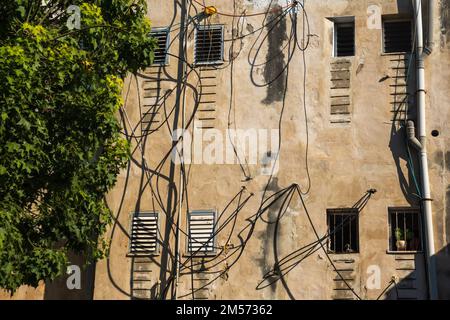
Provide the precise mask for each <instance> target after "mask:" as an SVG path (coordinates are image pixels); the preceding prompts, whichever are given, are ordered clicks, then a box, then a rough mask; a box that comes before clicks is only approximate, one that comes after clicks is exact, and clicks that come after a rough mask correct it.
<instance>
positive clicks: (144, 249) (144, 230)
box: [130, 212, 158, 254]
mask: <svg viewBox="0 0 450 320" xmlns="http://www.w3.org/2000/svg"><path fill="white" fill-rule="evenodd" d="M130 253H132V254H156V253H158V213H156V212H135V213H134V214H133V220H132V223H131V243H130Z"/></svg>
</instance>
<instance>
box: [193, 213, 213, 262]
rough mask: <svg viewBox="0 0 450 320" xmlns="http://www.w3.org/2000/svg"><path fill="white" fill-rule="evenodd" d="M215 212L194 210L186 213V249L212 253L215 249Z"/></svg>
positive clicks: (194, 251)
mask: <svg viewBox="0 0 450 320" xmlns="http://www.w3.org/2000/svg"><path fill="white" fill-rule="evenodd" d="M214 224H215V212H213V211H194V212H189V214H188V251H189V252H190V253H194V254H195V253H212V252H214V251H215V249H214V244H215V235H214V233H215V227H214Z"/></svg>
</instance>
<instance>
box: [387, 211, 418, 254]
mask: <svg viewBox="0 0 450 320" xmlns="http://www.w3.org/2000/svg"><path fill="white" fill-rule="evenodd" d="M395 211H403V212H409V213H411V214H417V218H418V230H419V235H420V250H394V246H393V243H394V239H395V238H394V237H395V235H394V234H392V219H391V213H394V212H395ZM387 214H388V239H387V241H388V247H387V248H388V249H387V250H386V252H387V253H393V254H411V253H423V252H424V246H425V243H424V240H425V239H424V232H423V218H422V211H421V210H420V208H419V207H406V206H405V207H388V208H387Z"/></svg>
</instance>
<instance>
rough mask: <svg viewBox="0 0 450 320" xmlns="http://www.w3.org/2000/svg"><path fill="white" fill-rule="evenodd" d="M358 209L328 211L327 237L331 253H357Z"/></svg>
mask: <svg viewBox="0 0 450 320" xmlns="http://www.w3.org/2000/svg"><path fill="white" fill-rule="evenodd" d="M358 215H359V214H358V209H354V208H348V209H328V210H327V218H328V237H329V242H328V243H329V251H330V252H331V253H357V252H358V251H359V231H358V229H359V227H358Z"/></svg>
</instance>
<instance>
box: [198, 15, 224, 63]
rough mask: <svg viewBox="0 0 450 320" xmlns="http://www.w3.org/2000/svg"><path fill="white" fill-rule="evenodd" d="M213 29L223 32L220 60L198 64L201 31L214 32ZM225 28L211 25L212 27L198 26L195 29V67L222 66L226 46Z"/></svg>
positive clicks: (220, 25) (221, 25)
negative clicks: (198, 42) (198, 40)
mask: <svg viewBox="0 0 450 320" xmlns="http://www.w3.org/2000/svg"><path fill="white" fill-rule="evenodd" d="M212 29H220V30H221V37H222V41H221V46H220V59H219V60H214V61H201V62H197V37H198V31H199V30H202V31H203V30H212ZM224 36H225V26H224V25H223V24H211V25H198V26H196V27H195V32H194V66H212V65H220V64H223V63H224V46H225V41H224V40H225V39H224Z"/></svg>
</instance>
